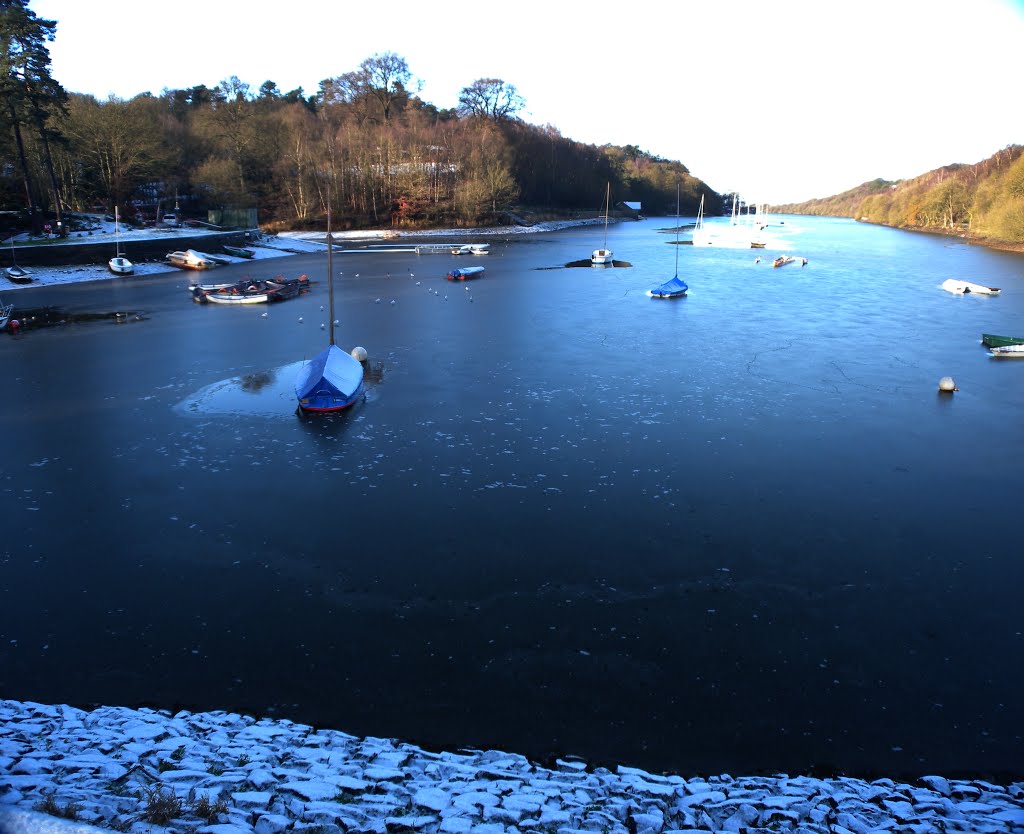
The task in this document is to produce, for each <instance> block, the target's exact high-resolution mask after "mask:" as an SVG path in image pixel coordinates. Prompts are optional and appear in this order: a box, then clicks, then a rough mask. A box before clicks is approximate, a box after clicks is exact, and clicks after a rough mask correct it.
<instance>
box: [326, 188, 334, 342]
mask: <svg viewBox="0 0 1024 834" xmlns="http://www.w3.org/2000/svg"><path fill="white" fill-rule="evenodd" d="M333 249H334V238H333V237H331V192H330V189H328V191H327V294H328V295H329V296H330V301H329V302H328V308H327V309H328V310H329V315H330V317H331V344H332V345H333V344H334V261H333V259H332V257H331V252H332V250H333Z"/></svg>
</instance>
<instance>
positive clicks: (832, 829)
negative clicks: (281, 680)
mask: <svg viewBox="0 0 1024 834" xmlns="http://www.w3.org/2000/svg"><path fill="white" fill-rule="evenodd" d="M43 808H45V809H47V810H49V812H50V813H51V814H57V815H61V814H62V815H64V816H69V817H73V818H74V820H75V823H74V825H75V828H74V829H71V828H69V829H67V830H68V831H74V832H76V834H77V833H78V832H80V833H81V834H85V832H86V830H87V829H86V828H85V825H91V826H97V827H99V828H101V829H104V830H116V831H130V832H134V833H135V834H144V832H145V834H156V832H164V833H165V834H171V833H172V832H174V833H175V834H185V833H186V832H195V834H278V832H283V831H309V832H311V833H312V832H313V831H315V832H317V834H346V832H359V834H577V832H583V831H590V832H601V834H670V833H671V834H676V832H687V831H692V832H696V831H701V832H708V831H714V832H719V831H721V832H727V831H729V832H737V831H744V830H745V831H748V832H750V834H754V832H762V831H764V832H768V831H771V832H804V834H811V833H812V832H820V833H821V834H866V832H871V831H906V832H920V834H927V833H928V832H937V831H945V832H973V834H1009V833H1010V832H1021V831H1024V783H1015V784H1011V785H1008V786H1002V785H995V784H992V783H989V782H986V781H983V780H953V779H945V778H943V777H941V776H925V777H922V778H921V779H919V780H917V781H916V782H914V783H913V784H908V783H901V782H895V781H893V780H891V779H879V780H875V781H872V782H868V781H864V780H861V779H851V778H835V779H812V778H808V777H803V776H793V777H791V776H788V775H784V774H778V775H776V776H772V777H760V776H758V777H733V776H730V775H720V776H711V777H707V778H704V777H690V778H684V777H683V776H678V775H663V774H655V773H649V772H647V771H644V770H641V769H638V768H634V767H625V766H619V767H618V768H617V769H616V770H615V771H614V772H613V771H611V770H608V769H606V768H600V767H598V768H591V767H589V766H588V765H587V764H586V763H584V762H581V761H578V760H561V759H559V760H557V761H556V762H555V766H554V767H553V768H545V767H541V766H540V765H538V764H535V763H533V762H530V761H529V760H527V759H526V758H525V757H523V756H521V755H518V754H515V753H506V752H501V751H497V750H487V751H482V750H463V751H460V752H457V753H454V752H439V753H438V752H428V751H426V750H422V749H421V748H419V747H416V746H414V745H411V744H406V743H403V742H400V741H395V740H393V739H383V738H358V737H356V736H352V735H349V734H347V733H343V732H340V731H337V730H321V729H314V728H312V727H309V726H306V725H303V724H295V723H292V722H291V721H287V720H277V721H272V720H269V719H260V720H257V719H255V718H251V717H248V716H242V715H235V714H232V713H227V712H207V713H191V712H179V713H177V714H174V715H171V714H170V713H167V712H158V711H154V710H149V709H139V710H133V709H127V708H123V707H101V708H99V709H96V710H93V711H84V710H80V709H76V708H74V707H70V706H64V705H46V704H37V703H31V702H22V701H0V832H3V834H21V832H22V831H24V832H33V834H35V832H40V831H50V830H52V831H54V832H59V834H65V828H64V827H63V825H64V824H63V823H60V821H59V820H57V819H56V817H55V816H54V817H49V818H46V817H43V816H42V815H41V814H39V811H40V809H43ZM45 819H53V820H54V826H55V827H54V828H52V829H46V828H42V827H40V826H41V821H43V820H45ZM58 825H59V826H60V827H58ZM69 825H70V824H69ZM19 826H20V827H19Z"/></svg>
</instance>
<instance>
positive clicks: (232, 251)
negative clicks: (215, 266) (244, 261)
mask: <svg viewBox="0 0 1024 834" xmlns="http://www.w3.org/2000/svg"><path fill="white" fill-rule="evenodd" d="M223 248H224V253H225V254H226V255H233V256H234V257H236V258H254V257H256V253H255V252H254V251H253V250H252V249H245V248H244V247H241V246H225V247H223Z"/></svg>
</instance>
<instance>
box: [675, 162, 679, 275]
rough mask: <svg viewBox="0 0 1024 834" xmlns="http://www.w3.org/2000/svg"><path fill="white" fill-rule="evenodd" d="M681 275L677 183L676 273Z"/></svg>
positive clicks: (677, 189) (677, 191) (677, 186)
mask: <svg viewBox="0 0 1024 834" xmlns="http://www.w3.org/2000/svg"><path fill="white" fill-rule="evenodd" d="M675 277H676V278H678V277H679V183H678V182H677V183H676V274H675Z"/></svg>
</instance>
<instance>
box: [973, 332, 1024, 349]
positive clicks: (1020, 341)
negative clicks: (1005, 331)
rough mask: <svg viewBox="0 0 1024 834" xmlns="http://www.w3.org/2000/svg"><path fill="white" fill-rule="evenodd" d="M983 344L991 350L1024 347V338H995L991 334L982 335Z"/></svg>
mask: <svg viewBox="0 0 1024 834" xmlns="http://www.w3.org/2000/svg"><path fill="white" fill-rule="evenodd" d="M981 343H982V344H983V345H984V346H985V347H990V348H993V347H1007V346H1008V345H1024V336H994V335H992V334H991V333H982V334H981Z"/></svg>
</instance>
